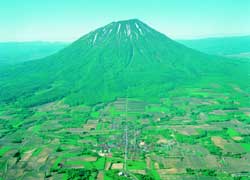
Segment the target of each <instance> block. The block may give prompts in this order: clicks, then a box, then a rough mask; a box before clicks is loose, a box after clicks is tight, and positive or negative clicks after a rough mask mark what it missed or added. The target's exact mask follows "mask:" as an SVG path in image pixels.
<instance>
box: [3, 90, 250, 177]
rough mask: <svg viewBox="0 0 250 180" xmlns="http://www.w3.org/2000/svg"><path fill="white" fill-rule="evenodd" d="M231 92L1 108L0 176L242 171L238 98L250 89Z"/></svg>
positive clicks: (245, 166)
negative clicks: (77, 104) (158, 99)
mask: <svg viewBox="0 0 250 180" xmlns="http://www.w3.org/2000/svg"><path fill="white" fill-rule="evenodd" d="M236 90H237V92H235V91H236ZM236 90H235V89H234V88H232V89H231V90H230V91H229V92H226V93H223V94H221V91H222V90H221V89H220V88H217V89H216V88H215V89H213V90H212V88H211V89H209V88H208V89H205V90H204V89H199V88H193V87H192V88H191V87H185V88H182V89H179V90H175V91H172V92H170V93H169V94H168V95H166V97H164V98H162V99H161V101H160V102H158V103H157V102H156V103H149V102H147V101H142V100H139V99H133V98H119V99H117V100H115V101H113V102H110V103H107V104H97V105H95V106H86V105H79V106H68V105H65V104H64V103H63V101H60V102H53V103H49V104H45V105H42V106H37V107H34V108H32V109H28V110H27V109H16V108H14V107H13V106H3V107H1V108H0V118H1V124H0V125H1V127H4V128H1V129H2V130H1V132H0V136H1V139H0V175H1V177H3V179H13V176H15V178H16V179H43V178H45V179H70V178H71V179H72V178H74V177H82V178H83V179H84V178H86V179H98V180H102V179H122V178H124V177H123V176H119V172H124V171H125V172H126V173H127V176H130V177H131V178H132V179H143V178H148V179H167V180H168V179H169V180H175V179H178V180H179V179H185V180H186V179H202V180H204V179H209V180H210V179H234V178H235V177H236V176H237V177H239V176H240V177H242V178H244V177H247V176H248V172H250V165H249V162H250V116H249V112H250V101H247V100H245V101H240V100H241V99H245V98H248V99H249V95H248V97H246V96H245V93H244V92H242V91H240V92H239V89H236ZM178 91H180V92H181V93H183V92H185V94H186V96H185V97H182V96H179V93H178ZM126 127H127V130H126ZM10 175H11V176H10Z"/></svg>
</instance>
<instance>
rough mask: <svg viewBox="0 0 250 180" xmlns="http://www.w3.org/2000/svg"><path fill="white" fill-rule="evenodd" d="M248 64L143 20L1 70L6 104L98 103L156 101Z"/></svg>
mask: <svg viewBox="0 0 250 180" xmlns="http://www.w3.org/2000/svg"><path fill="white" fill-rule="evenodd" d="M239 66H240V67H243V68H239ZM247 67H249V64H247V66H246V64H244V65H242V63H241V62H234V61H232V60H229V59H224V58H220V57H214V56H208V55H205V54H203V53H200V52H197V51H195V50H192V49H190V48H187V47H185V46H183V45H181V44H179V43H177V42H175V41H173V40H171V39H170V38H168V37H167V36H165V35H164V34H162V33H159V32H157V31H156V30H154V29H152V28H151V27H149V26H148V25H146V24H144V23H143V22H141V21H139V20H136V19H133V20H127V21H119V22H113V23H110V24H108V25H106V26H104V27H101V28H99V29H97V30H95V31H92V32H90V33H88V34H86V35H84V36H83V37H81V38H80V39H78V40H77V41H75V42H74V43H72V44H71V45H69V46H68V47H66V48H65V49H63V50H61V51H60V52H58V53H56V54H54V55H52V56H49V57H47V58H44V59H41V60H36V61H33V62H27V63H23V64H20V65H16V66H13V67H11V68H9V69H5V70H0V88H1V91H0V103H1V102H2V103H8V102H13V101H15V102H19V103H20V104H22V105H25V106H35V105H39V104H43V103H47V102H50V101H55V100H59V99H63V100H64V101H65V102H66V103H69V104H72V105H74V104H81V103H87V104H95V103H98V102H106V101H111V100H114V99H115V98H117V97H125V96H131V97H139V98H143V99H146V100H151V99H153V98H159V97H162V96H164V94H166V93H167V92H168V91H169V89H172V88H174V87H176V86H178V85H181V84H185V83H193V82H196V81H199V80H201V79H202V77H203V76H206V77H208V76H211V77H214V76H215V75H216V76H217V77H227V76H229V75H230V74H232V73H234V75H235V77H239V76H238V75H240V74H241V73H243V72H244V70H243V69H246V68H247ZM239 69H240V70H239ZM238 71H240V72H238ZM243 74H244V73H243Z"/></svg>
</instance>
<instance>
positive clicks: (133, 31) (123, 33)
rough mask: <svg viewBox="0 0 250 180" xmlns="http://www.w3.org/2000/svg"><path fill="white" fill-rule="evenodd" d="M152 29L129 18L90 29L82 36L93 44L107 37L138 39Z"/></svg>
mask: <svg viewBox="0 0 250 180" xmlns="http://www.w3.org/2000/svg"><path fill="white" fill-rule="evenodd" d="M154 31H155V30H153V29H152V28H150V27H149V26H147V25H146V24H144V23H143V22H141V21H140V20H138V19H130V20H124V21H117V22H112V23H110V24H108V25H106V26H103V27H101V28H99V29H97V30H95V31H92V32H91V33H89V34H87V35H86V36H83V37H82V38H83V39H85V38H86V37H88V40H89V41H90V42H91V44H92V45H95V44H97V43H98V42H103V40H105V39H107V38H109V37H115V38H116V39H117V38H118V39H130V40H132V39H134V40H138V39H139V38H140V37H143V36H146V35H147V34H148V33H152V32H154ZM155 32H156V31H155Z"/></svg>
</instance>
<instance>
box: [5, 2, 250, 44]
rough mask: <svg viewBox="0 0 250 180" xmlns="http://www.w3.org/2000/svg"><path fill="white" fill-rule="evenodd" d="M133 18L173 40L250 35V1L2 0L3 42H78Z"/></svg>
mask: <svg viewBox="0 0 250 180" xmlns="http://www.w3.org/2000/svg"><path fill="white" fill-rule="evenodd" d="M134 18H137V19H140V20H141V21H143V22H145V23H146V24H148V25H150V26H151V27H153V28H154V29H156V30H158V31H160V32H162V33H164V34H166V35H167V36H169V37H170V38H173V39H193V38H205V37H215V36H235V35H237V36H238V35H250V23H249V22H250V0H0V41H1V42H3V41H74V40H76V39H78V38H79V37H81V36H83V35H84V34H86V33H88V32H90V31H92V30H95V29H96V28H98V27H100V26H104V25H106V24H108V23H110V22H113V21H119V20H126V19H134Z"/></svg>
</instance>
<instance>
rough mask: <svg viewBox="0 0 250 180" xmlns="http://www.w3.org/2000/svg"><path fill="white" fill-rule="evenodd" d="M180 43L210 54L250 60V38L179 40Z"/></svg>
mask: <svg viewBox="0 0 250 180" xmlns="http://www.w3.org/2000/svg"><path fill="white" fill-rule="evenodd" d="M178 42H180V43H182V44H184V45H185V46H188V47H190V48H193V49H196V50H199V51H201V52H205V53H208V54H215V55H222V56H227V57H238V58H250V36H235V37H219V38H205V39H194V40H178Z"/></svg>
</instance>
